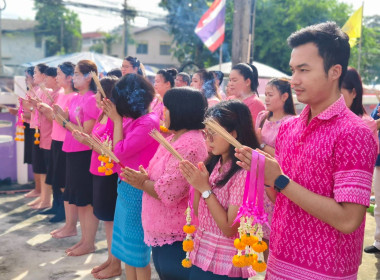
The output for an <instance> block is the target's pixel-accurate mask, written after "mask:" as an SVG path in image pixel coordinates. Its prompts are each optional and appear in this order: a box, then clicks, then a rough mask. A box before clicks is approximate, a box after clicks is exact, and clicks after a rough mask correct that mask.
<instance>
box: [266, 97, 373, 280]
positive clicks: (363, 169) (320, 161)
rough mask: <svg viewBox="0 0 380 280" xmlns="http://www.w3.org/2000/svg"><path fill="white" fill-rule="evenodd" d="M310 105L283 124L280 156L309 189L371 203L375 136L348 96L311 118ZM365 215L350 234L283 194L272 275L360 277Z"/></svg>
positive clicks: (284, 166)
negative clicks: (346, 102)
mask: <svg viewBox="0 0 380 280" xmlns="http://www.w3.org/2000/svg"><path fill="white" fill-rule="evenodd" d="M309 113H310V107H309V106H306V108H305V109H304V110H303V111H302V113H301V115H300V116H299V117H298V118H294V119H292V120H290V121H288V122H286V123H284V124H283V125H282V126H281V127H280V131H279V133H278V136H277V143H276V159H277V160H278V162H279V164H280V166H281V168H282V170H283V172H284V173H285V174H286V175H287V176H289V177H290V178H291V179H292V180H294V181H295V182H297V183H298V184H300V185H301V186H303V187H305V188H307V189H308V190H310V191H312V192H314V193H317V194H319V195H323V196H326V197H330V198H333V199H335V200H336V202H338V203H340V202H350V203H356V204H361V205H364V206H368V205H369V199H370V195H371V185H372V174H373V169H374V165H375V159H376V156H377V147H376V143H375V140H374V139H373V135H372V133H371V131H370V130H369V129H368V127H367V126H366V125H365V124H364V122H363V121H361V119H360V118H359V117H357V116H356V115H355V114H354V113H352V112H351V111H350V110H349V109H348V108H347V107H346V104H345V102H344V99H343V97H341V98H340V99H339V100H337V101H336V102H335V103H334V104H332V105H331V106H330V107H328V108H327V109H326V110H325V111H323V112H321V113H320V114H319V115H317V116H316V117H314V118H313V119H312V120H311V121H310V122H309V123H308V118H309ZM364 225H365V219H363V222H362V224H361V225H360V226H359V228H358V229H357V230H355V231H354V232H353V233H351V234H344V233H342V232H340V231H338V230H337V229H335V228H333V227H332V226H330V225H328V224H326V223H324V222H322V221H321V220H319V219H317V218H315V217H313V216H312V215H310V214H308V213H307V212H305V211H304V210H302V209H301V208H300V207H299V206H297V205H296V204H295V203H293V202H292V201H290V200H289V199H288V198H287V197H286V196H284V195H283V194H281V193H279V194H278V195H277V199H276V204H275V209H274V214H273V220H272V227H271V230H272V231H271V236H270V245H269V246H270V254H269V260H268V269H267V273H266V277H267V279H334V280H336V279H356V278H357V272H358V268H359V264H360V261H361V255H362V248H363V237H364Z"/></svg>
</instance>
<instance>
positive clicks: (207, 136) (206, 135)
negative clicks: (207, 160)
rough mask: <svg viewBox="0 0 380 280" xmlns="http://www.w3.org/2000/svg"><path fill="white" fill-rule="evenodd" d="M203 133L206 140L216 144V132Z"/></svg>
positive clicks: (207, 131) (205, 131) (204, 131)
mask: <svg viewBox="0 0 380 280" xmlns="http://www.w3.org/2000/svg"><path fill="white" fill-rule="evenodd" d="M202 132H203V137H204V138H205V140H207V139H208V140H209V141H210V142H214V135H215V134H216V132H214V131H210V130H202Z"/></svg>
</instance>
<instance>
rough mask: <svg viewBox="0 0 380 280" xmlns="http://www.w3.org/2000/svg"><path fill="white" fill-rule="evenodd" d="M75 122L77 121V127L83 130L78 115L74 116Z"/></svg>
mask: <svg viewBox="0 0 380 280" xmlns="http://www.w3.org/2000/svg"><path fill="white" fill-rule="evenodd" d="M75 119H76V121H77V123H78V126H79V128H80V129H81V131H82V132H83V131H84V127H83V126H82V124H81V122H80V119H79V116H76V117H75Z"/></svg>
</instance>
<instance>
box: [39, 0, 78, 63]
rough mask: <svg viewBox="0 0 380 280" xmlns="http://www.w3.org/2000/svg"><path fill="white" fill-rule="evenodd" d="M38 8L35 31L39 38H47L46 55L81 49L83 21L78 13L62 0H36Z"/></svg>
mask: <svg viewBox="0 0 380 280" xmlns="http://www.w3.org/2000/svg"><path fill="white" fill-rule="evenodd" d="M34 8H35V10H37V13H36V17H35V19H36V21H37V22H38V24H37V25H36V27H35V29H34V32H35V36H36V38H37V40H41V38H42V37H44V38H45V40H46V49H45V50H46V51H45V54H46V56H51V55H55V54H58V53H59V54H64V53H72V52H76V51H80V49H81V44H82V32H81V23H80V20H79V18H78V15H77V14H76V13H74V12H72V11H70V10H68V9H66V8H65V7H64V6H63V3H62V0H35V1H34Z"/></svg>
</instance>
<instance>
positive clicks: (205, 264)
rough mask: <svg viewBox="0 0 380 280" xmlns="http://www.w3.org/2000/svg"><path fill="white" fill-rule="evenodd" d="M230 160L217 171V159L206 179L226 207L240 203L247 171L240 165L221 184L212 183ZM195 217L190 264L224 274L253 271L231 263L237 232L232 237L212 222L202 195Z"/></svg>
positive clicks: (234, 275)
mask: <svg viewBox="0 0 380 280" xmlns="http://www.w3.org/2000/svg"><path fill="white" fill-rule="evenodd" d="M231 164H232V162H231V161H229V162H227V163H226V164H224V165H223V166H222V170H221V172H220V173H219V171H218V170H219V169H220V161H219V162H218V163H217V164H216V165H215V167H214V169H213V171H212V173H211V175H210V179H209V181H210V185H211V188H212V191H213V193H214V194H215V196H216V198H217V199H218V201H219V203H220V204H221V205H222V207H223V208H224V210H226V211H227V210H228V207H229V206H231V205H235V206H241V205H242V203H243V195H244V188H245V177H246V176H247V172H246V171H245V170H244V169H241V170H239V171H238V172H236V173H235V174H234V175H233V176H232V177H231V179H230V180H229V181H228V182H227V183H226V184H225V185H224V186H223V187H219V186H216V182H218V181H219V180H220V179H221V178H223V176H224V175H225V174H226V173H227V172H228V170H229V169H230V167H231ZM198 220H199V226H198V229H197V231H196V232H195V238H194V251H192V252H191V254H190V258H191V261H192V263H193V264H194V265H196V266H197V267H199V268H201V269H202V270H204V271H211V272H212V273H214V274H218V275H227V276H229V277H243V278H248V277H252V276H254V275H255V272H254V271H253V270H252V269H251V268H250V269H248V268H247V267H245V268H238V267H235V266H234V265H233V264H232V258H233V256H234V255H236V253H237V250H236V248H235V247H234V240H235V238H237V237H238V236H239V234H238V233H236V235H235V236H233V237H227V236H225V235H224V234H223V232H222V230H221V229H220V228H219V227H218V225H217V224H216V222H215V220H214V218H213V217H212V215H211V212H210V211H209V209H208V207H207V204H206V202H205V201H204V200H203V199H202V198H201V199H200V201H199V206H198Z"/></svg>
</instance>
